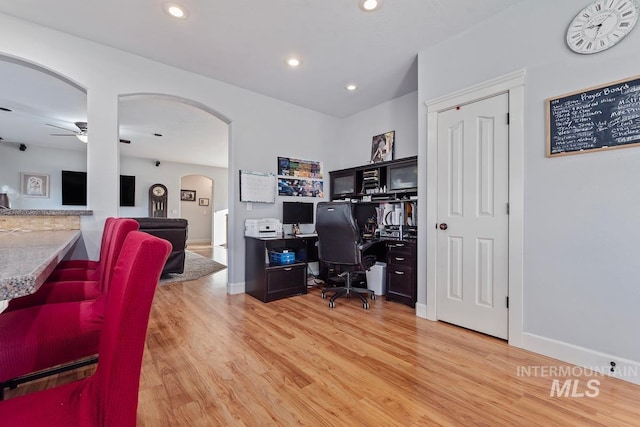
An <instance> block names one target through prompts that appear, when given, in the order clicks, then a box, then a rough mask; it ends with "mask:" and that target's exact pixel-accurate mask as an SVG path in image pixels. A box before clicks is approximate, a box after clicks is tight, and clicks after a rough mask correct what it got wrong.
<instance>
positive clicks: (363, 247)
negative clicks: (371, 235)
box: [358, 240, 379, 252]
mask: <svg viewBox="0 0 640 427" xmlns="http://www.w3.org/2000/svg"><path fill="white" fill-rule="evenodd" d="M378 242H379V240H368V241H366V242H364V243H361V244H359V245H358V249H359V250H360V252H364V251H366V250H367V249H369V248H370V247H371V246H373V245H375V244H377V243H378Z"/></svg>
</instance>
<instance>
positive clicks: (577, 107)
mask: <svg viewBox="0 0 640 427" xmlns="http://www.w3.org/2000/svg"><path fill="white" fill-rule="evenodd" d="M638 144H640V76H636V77H633V78H631V79H627V80H620V81H616V82H612V83H608V84H606V85H603V86H598V87H593V88H589V89H585V90H580V91H576V92H572V93H568V94H566V95H562V96H559V97H555V98H549V99H547V157H555V156H561V155H566V154H576V153H584V152H591V151H600V150H609V149H613V148H622V147H632V146H636V145H638Z"/></svg>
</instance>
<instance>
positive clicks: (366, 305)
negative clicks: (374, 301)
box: [362, 302, 369, 310]
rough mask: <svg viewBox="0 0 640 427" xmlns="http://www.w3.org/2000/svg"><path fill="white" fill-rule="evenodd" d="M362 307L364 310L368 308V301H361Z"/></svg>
mask: <svg viewBox="0 0 640 427" xmlns="http://www.w3.org/2000/svg"><path fill="white" fill-rule="evenodd" d="M362 308H364V309H365V310H369V303H368V302H365V303H363V304H362Z"/></svg>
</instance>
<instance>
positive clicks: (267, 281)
mask: <svg viewBox="0 0 640 427" xmlns="http://www.w3.org/2000/svg"><path fill="white" fill-rule="evenodd" d="M316 241H317V238H278V239H261V238H258V237H245V270H244V275H245V292H246V293H247V294H249V295H251V296H253V297H255V298H258V299H259V300H260V301H263V302H269V301H274V300H277V299H281V298H286V297H290V296H293V295H300V294H306V293H307V260H314V258H315V259H317V249H316V246H315V243H316ZM283 249H287V250H290V251H293V252H295V254H296V259H295V262H293V263H290V264H284V265H274V264H272V263H270V262H269V251H272V250H275V251H277V250H283Z"/></svg>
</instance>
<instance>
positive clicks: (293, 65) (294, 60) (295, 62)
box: [287, 57, 302, 68]
mask: <svg viewBox="0 0 640 427" xmlns="http://www.w3.org/2000/svg"><path fill="white" fill-rule="evenodd" d="M300 64H302V61H301V60H299V59H298V58H295V57H291V58H289V59H287V65H288V66H289V67H291V68H296V67H299V66H300Z"/></svg>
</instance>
